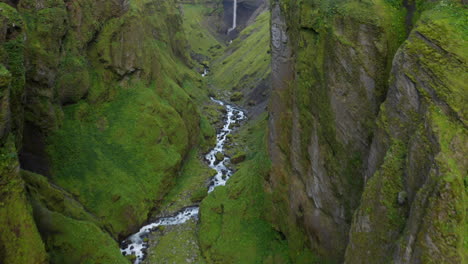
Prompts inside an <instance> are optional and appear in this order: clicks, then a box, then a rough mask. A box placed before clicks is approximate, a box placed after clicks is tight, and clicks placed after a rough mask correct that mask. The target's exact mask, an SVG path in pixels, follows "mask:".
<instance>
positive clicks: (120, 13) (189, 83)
mask: <svg viewBox="0 0 468 264" xmlns="http://www.w3.org/2000/svg"><path fill="white" fill-rule="evenodd" d="M0 4H1V9H0V22H1V27H2V29H5V30H2V31H1V32H2V33H1V34H2V35H1V36H0V37H1V38H0V43H1V49H0V57H1V58H2V65H1V67H0V74H1V79H0V80H1V82H0V89H1V90H0V91H1V97H0V102H1V105H0V106H1V107H0V109H1V110H0V114H1V115H0V117H1V119H0V120H1V122H0V128H1V130H0V139H1V142H0V143H1V144H2V145H1V149H2V151H3V150H5V153H6V154H5V155H6V156H5V157H3V156H2V160H5V162H4V163H5V164H4V165H5V166H3V165H2V168H3V167H4V168H5V170H7V169H8V171H10V170H11V171H12V174H11V175H12V176H11V177H7V176H6V174H3V173H2V182H3V181H5V183H7V182H10V181H11V184H12V185H11V186H13V185H14V186H15V188H14V190H13V189H11V190H10V188H7V187H6V185H5V188H4V187H1V189H2V191H5V192H4V193H5V194H8V195H5V197H2V201H5V208H10V207H9V206H11V208H17V211H18V215H17V216H18V218H21V219H24V221H23V223H24V224H25V225H24V226H18V232H22V233H24V234H25V235H24V238H21V239H19V240H15V239H12V237H11V234H9V233H7V232H5V233H2V235H4V237H2V243H1V245H2V247H1V248H2V250H1V251H0V252H2V253H1V254H0V256H1V257H2V260H1V261H7V260H8V261H7V262H8V263H33V262H30V261H29V260H26V259H21V257H23V258H35V259H36V260H37V263H42V261H45V259H46V254H45V251H44V245H43V243H42V242H41V241H40V240H38V238H39V237H38V233H37V231H36V227H35V225H34V223H33V222H32V215H31V210H30V209H28V208H30V206H29V205H28V202H27V200H25V197H26V196H25V193H24V190H23V189H22V188H23V185H22V180H21V178H20V177H19V174H18V172H17V171H18V169H17V165H14V164H17V160H16V154H15V150H14V149H15V148H14V146H10V145H11V144H12V142H13V141H16V148H17V149H21V157H22V165H23V166H24V167H25V168H26V169H28V170H32V171H35V172H40V173H44V174H45V175H47V176H48V178H49V180H50V183H49V182H48V181H47V180H45V179H42V178H41V176H40V175H37V174H28V173H27V172H25V173H26V174H27V177H25V179H27V181H28V194H29V198H30V200H31V202H32V203H33V211H34V219H35V222H36V224H37V227H38V228H39V231H40V235H41V237H42V240H43V241H44V243H45V248H46V249H47V251H48V253H49V255H50V261H51V262H52V263H63V262H67V261H71V262H77V263H81V262H82V261H83V259H87V261H90V262H92V263H125V262H126V260H125V258H123V257H122V256H121V254H120V252H119V250H118V246H117V243H116V242H115V241H114V239H117V238H118V237H122V236H125V235H127V234H128V233H129V232H131V231H133V230H135V229H136V228H138V227H139V225H140V224H141V223H142V222H144V221H145V220H146V218H147V217H148V214H149V213H150V211H151V210H152V209H153V208H154V207H155V206H157V205H158V202H159V201H161V200H162V198H163V197H164V196H165V194H167V193H168V192H169V190H170V189H171V187H172V185H173V184H174V182H175V178H176V176H177V175H178V174H179V173H178V170H179V169H180V168H181V166H182V164H183V161H184V159H185V157H186V156H187V155H188V153H189V152H190V151H191V149H192V147H194V146H195V145H198V144H200V146H201V148H206V145H207V143H205V140H210V138H212V136H213V134H214V130H213V129H212V128H211V127H210V124H209V123H208V122H207V121H206V119H204V118H200V113H199V111H198V109H197V107H196V104H195V103H194V102H200V101H203V100H205V99H206V98H207V97H206V92H204V91H203V90H201V89H200V87H201V77H200V76H199V75H198V74H197V73H196V72H193V71H192V70H191V69H190V67H191V65H192V62H191V59H190V57H189V54H187V49H186V47H187V45H188V43H187V41H186V38H185V34H184V30H183V28H182V19H181V16H180V10H179V9H178V8H177V5H176V4H175V2H174V1H158V0H155V1H150V0H141V1H131V2H127V1H113V0H108V1H88V0H80V1H73V2H64V1H60V0H54V1H47V2H40V3H39V2H37V1H33V0H23V1H19V2H18V3H10V4H11V6H9V5H7V4H4V3H0ZM12 6H14V7H12ZM15 7H16V8H15ZM22 30H23V31H22ZM23 32H24V35H23ZM24 36H27V37H24ZM23 41H26V42H25V43H24V44H23ZM23 99H24V100H23ZM23 102H24V103H23ZM23 113H24V115H23ZM23 128H24V129H23ZM23 130H24V133H23ZM7 139H8V142H10V143H8V144H10V145H9V146H10V147H8V148H7V145H6V142H7ZM10 156H11V157H12V158H9V157H10ZM13 157H14V158H15V159H13ZM15 160H16V161H15ZM15 162H16V163H15ZM2 164H3V163H2ZM13 168H16V169H13ZM13 172H14V173H13ZM14 179H17V180H14ZM2 186H3V185H2ZM64 197H65V198H64ZM61 199H66V200H67V202H66V203H71V204H72V205H70V204H65V205H60V206H59V205H57V203H59V202H58V201H59V200H61ZM7 202H8V205H7ZM76 207H79V208H78V209H77V208H76ZM2 212H3V211H2ZM20 215H21V217H20ZM11 217H14V215H13V214H12V215H11V216H9V215H7V214H6V213H5V214H4V213H2V214H1V218H0V222H1V223H2V229H5V230H15V228H14V227H12V226H11V224H10V222H11ZM23 239H26V240H23ZM90 241H92V242H90ZM12 248H15V250H12ZM4 249H5V250H7V252H5V250H4ZM25 250H30V251H31V252H30V254H21V255H18V253H20V252H23V251H25Z"/></svg>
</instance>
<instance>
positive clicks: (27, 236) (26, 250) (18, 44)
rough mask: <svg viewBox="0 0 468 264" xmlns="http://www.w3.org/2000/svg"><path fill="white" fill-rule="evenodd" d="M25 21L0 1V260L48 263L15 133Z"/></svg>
mask: <svg viewBox="0 0 468 264" xmlns="http://www.w3.org/2000/svg"><path fill="white" fill-rule="evenodd" d="M23 26H24V25H23V23H22V20H21V17H20V15H19V14H18V12H17V11H16V10H15V9H14V8H12V7H10V6H8V5H7V4H5V3H0V227H1V230H2V231H1V232H0V262H2V263H37V264H39V263H47V261H48V258H47V253H46V251H45V248H44V244H43V243H42V241H41V237H40V235H39V232H38V231H37V228H36V225H35V223H34V220H33V216H32V209H31V206H30V204H29V202H28V200H27V198H26V194H25V189H24V182H23V180H22V179H21V176H20V168H19V162H18V155H17V151H16V147H15V136H14V133H17V132H18V131H20V130H21V129H20V127H19V126H18V124H21V123H22V109H21V107H18V105H17V104H18V103H20V102H21V96H22V91H23V87H24V67H23V63H22V61H23V49H22V48H23V40H24V34H23V29H24V28H23Z"/></svg>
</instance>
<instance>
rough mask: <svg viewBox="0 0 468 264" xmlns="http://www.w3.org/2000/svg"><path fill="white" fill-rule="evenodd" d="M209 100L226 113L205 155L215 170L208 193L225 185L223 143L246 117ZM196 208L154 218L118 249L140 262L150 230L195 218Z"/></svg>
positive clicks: (227, 174)
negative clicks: (222, 123) (222, 108)
mask: <svg viewBox="0 0 468 264" xmlns="http://www.w3.org/2000/svg"><path fill="white" fill-rule="evenodd" d="M211 100H212V101H213V102H215V103H217V104H220V105H222V106H224V107H225V108H226V111H227V114H226V119H225V122H224V125H223V128H222V129H221V130H220V131H219V132H218V134H217V135H216V146H215V147H214V148H213V149H212V150H211V151H210V152H209V153H208V154H206V156H205V159H206V160H207V161H208V163H209V166H210V168H212V169H215V170H216V175H215V176H214V177H213V178H212V179H211V181H210V185H209V187H208V192H209V193H210V192H212V191H213V190H214V189H215V188H216V187H218V186H221V185H226V182H227V180H228V179H229V178H230V177H231V175H232V174H233V171H232V169H230V168H228V167H227V165H228V164H229V162H230V158H229V157H227V156H225V155H224V145H225V143H226V139H227V136H228V135H229V134H231V132H232V130H233V128H234V124H236V123H239V122H240V121H242V120H244V119H245V118H246V116H245V114H244V112H243V111H242V110H241V109H239V108H237V107H234V106H232V105H228V104H226V103H224V102H222V101H219V100H216V99H214V98H211ZM218 153H219V154H218ZM217 154H218V155H217ZM220 155H222V159H221V160H219V159H217V158H216V156H220ZM198 209H199V208H198V206H190V207H186V208H183V209H182V210H180V211H179V212H177V213H176V214H175V215H173V216H168V217H161V218H158V219H156V221H154V222H151V223H149V224H147V225H145V226H143V227H142V228H140V230H139V231H138V232H137V233H135V234H133V235H131V236H129V237H128V238H127V239H125V240H124V241H123V242H122V243H121V247H120V251H121V252H122V254H123V255H135V256H136V259H135V262H134V264H140V263H141V262H142V261H143V259H144V258H145V255H146V250H147V248H148V241H147V239H145V238H147V237H148V236H149V234H150V233H151V232H153V231H155V230H156V229H157V227H158V226H170V225H179V224H183V223H185V222H187V221H188V220H190V219H192V218H197V217H198Z"/></svg>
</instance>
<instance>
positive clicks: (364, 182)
mask: <svg viewBox="0 0 468 264" xmlns="http://www.w3.org/2000/svg"><path fill="white" fill-rule="evenodd" d="M405 6H406V7H409V6H408V5H406V4H405V5H403V3H393V2H392V3H391V2H389V1H346V2H342V3H336V2H333V1H320V2H319V1H308V2H307V3H305V2H301V3H297V2H295V1H275V2H273V6H272V8H273V11H272V43H271V48H272V56H273V58H272V75H273V77H272V80H273V95H272V99H271V103H270V120H269V122H270V126H269V128H270V143H269V144H270V146H269V151H270V157H271V159H272V161H273V168H272V171H271V173H270V177H269V178H268V179H267V187H266V190H267V192H268V193H271V195H272V196H273V197H275V198H276V199H277V200H276V202H275V203H274V205H273V208H272V211H273V213H272V216H271V221H272V222H273V223H276V224H277V228H278V229H279V230H281V231H282V232H283V233H284V234H285V235H286V237H287V238H288V241H289V242H290V243H291V241H295V242H296V245H298V247H309V248H312V249H313V250H314V251H315V252H316V253H318V254H319V255H320V256H322V257H323V258H325V259H331V260H333V261H339V262H341V261H343V260H345V261H346V262H347V263H366V261H368V260H370V259H382V262H385V259H387V257H389V256H391V257H393V256H395V259H398V260H399V261H402V260H401V258H402V256H403V255H404V254H403V252H418V253H415V255H414V254H413V253H411V254H410V255H411V256H415V258H414V259H413V260H414V261H416V260H419V261H422V262H423V263H424V261H423V260H421V256H422V255H424V254H427V252H429V251H427V250H429V249H427V248H426V249H425V250H426V251H424V250H422V249H421V248H419V249H415V248H413V246H407V245H410V244H411V245H413V243H414V241H416V240H415V238H416V236H417V233H415V232H422V231H421V230H420V229H419V227H420V226H423V225H424V226H425V227H424V228H429V226H431V225H432V224H433V223H431V224H427V223H425V224H423V223H424V221H427V220H423V219H422V218H423V215H425V214H424V213H421V210H426V208H431V205H429V204H427V203H426V202H424V203H418V205H417V207H418V208H420V209H412V210H413V212H414V213H413V215H412V216H408V215H407V214H408V213H409V212H410V209H409V208H410V207H411V205H412V204H413V201H415V199H416V200H417V199H418V198H416V197H418V195H417V193H418V190H419V189H420V188H422V189H425V188H424V187H423V186H424V183H426V182H427V181H428V180H427V179H429V178H432V177H430V176H428V175H430V173H429V172H431V171H432V170H431V167H433V166H434V165H431V164H432V163H433V162H435V161H436V158H435V157H438V154H437V153H439V151H438V150H437V149H438V147H437V145H440V143H437V141H438V139H436V138H434V137H435V135H434V134H435V133H434V132H431V131H435V130H437V129H438V128H437V129H436V128H430V129H429V128H428V127H427V126H429V124H428V123H429V122H428V121H425V120H426V119H425V116H427V115H429V113H430V111H431V108H430V107H429V106H425V102H421V100H422V98H421V94H427V95H428V96H429V97H432V98H433V99H431V100H432V101H434V102H437V103H434V105H438V107H440V109H441V111H443V116H447V117H449V119H452V118H455V119H458V120H459V121H458V122H459V124H460V122H461V127H460V128H459V129H458V130H457V131H464V129H466V128H464V123H463V118H461V117H460V116H463V115H462V114H461V113H462V112H463V110H461V109H462V107H461V105H460V104H459V102H460V101H457V100H454V101H455V103H457V104H458V106H453V105H451V104H450V102H445V101H444V100H446V99H443V98H447V99H448V98H463V96H464V95H462V94H464V93H466V91H463V92H462V91H460V88H457V89H455V88H456V87H457V83H458V80H460V77H455V75H453V74H452V73H451V71H454V70H453V69H465V67H466V66H465V61H464V60H465V58H464V57H463V56H464V55H463V53H460V48H458V47H457V45H456V44H454V43H462V42H463V41H462V40H455V41H454V42H453V44H452V42H443V40H445V38H446V37H442V34H441V33H440V32H442V31H443V29H439V28H440V27H442V28H447V29H450V30H453V32H457V30H459V29H457V28H456V27H457V26H456V24H457V23H456V22H455V21H457V20H458V21H460V20H461V19H462V17H463V16H464V13H463V12H464V11H463V9H462V8H461V7H457V4H455V3H452V2H450V3H448V4H447V3H446V4H445V5H444V4H442V5H440V6H438V7H437V8H436V10H440V9H443V10H446V11H441V12H442V13H443V12H454V14H456V15H454V17H453V18H452V19H453V20H452V22H453V23H451V24H450V23H449V24H448V25H443V26H440V25H439V26H432V27H431V29H430V30H429V29H428V30H427V31H428V32H430V31H435V32H439V33H437V34H439V35H437V36H436V37H435V38H431V37H430V36H429V37H428V36H427V35H425V34H421V33H420V31H418V28H420V27H417V29H416V30H415V31H413V32H412V33H411V35H410V37H409V39H408V43H406V44H405V45H404V46H403V47H402V48H401V49H400V50H399V51H398V52H396V51H397V49H398V48H399V46H400V45H401V43H402V42H403V40H404V39H405V38H406V34H407V33H406V32H409V31H410V30H411V28H408V27H409V26H411V25H412V24H411V23H408V21H412V20H413V21H414V20H416V19H418V18H419V16H420V15H421V13H422V12H423V11H424V10H423V9H420V10H416V11H415V10H411V12H405V11H406V10H405ZM447 10H450V11H447ZM413 11H415V12H413ZM427 12H428V13H427V14H426V13H423V16H422V18H421V21H422V22H419V23H420V24H421V23H423V24H424V23H425V22H424V21H428V19H429V20H431V19H432V20H433V21H436V22H427V23H426V24H427V25H431V24H434V23H435V24H436V25H437V24H438V23H443V22H442V21H443V20H444V18H443V17H444V16H443V15H440V16H436V15H433V14H432V13H430V12H431V11H427ZM434 12H436V11H434ZM424 14H426V15H424ZM431 14H432V15H431ZM408 16H409V17H408ZM418 32H419V33H418ZM454 34H457V33H454ZM458 34H460V35H462V34H461V33H458ZM414 40H418V41H414ZM441 42H442V43H441ZM418 43H426V44H425V45H418ZM443 43H445V44H446V46H441V44H443ZM411 44H414V46H412V49H410V50H411V55H409V54H407V51H406V52H405V50H408V48H407V47H408V46H411ZM428 48H430V49H434V50H435V51H437V52H433V53H430V54H427V57H425V56H426V55H421V52H426V51H427V49H428ZM452 49H453V50H452ZM457 52H458V53H457ZM395 54H396V55H395ZM416 54H418V55H416ZM453 54H456V55H453ZM446 57H447V60H448V61H450V63H453V67H451V68H450V69H451V70H447V71H442V70H440V69H439V68H437V65H438V64H440V63H442V64H444V65H447V64H448V63H449V62H446V61H445V60H446V59H445V58H446ZM425 58H426V59H425ZM431 60H433V61H431ZM440 60H443V62H441V61H440ZM392 61H393V63H392ZM421 61H424V63H426V65H422V63H421ZM405 69H410V70H405ZM403 72H404V73H403ZM460 76H463V75H462V73H461V72H460ZM388 80H390V86H389V85H388V83H389V82H388ZM448 80H450V81H448ZM454 80H455V81H454ZM460 84H461V83H460ZM460 84H458V86H459V87H460V86H461V85H460ZM418 85H420V86H421V87H441V88H440V89H438V88H436V90H437V91H440V94H438V92H435V91H434V89H435V88H431V89H425V88H421V89H415V88H414V87H417V86H418ZM396 87H398V88H396ZM405 87H406V88H405ZM410 87H413V88H411V89H409V88H410ZM451 87H452V88H453V89H452V88H451ZM403 90H404V92H403ZM397 91H398V92H397ZM448 100H453V99H448ZM384 101H385V104H383V105H381V104H382V103H383V102H384ZM414 109H418V110H417V111H415V110H414ZM460 111H461V112H460ZM415 118H416V119H415ZM460 120H462V121H460ZM387 122H388V123H390V122H392V124H393V125H394V126H392V127H388V126H387V125H385V126H386V129H382V123H387ZM418 124H421V125H420V127H419V129H421V131H420V132H418V130H417V129H416V127H418ZM415 133H416V135H419V136H416V135H415ZM458 134H459V133H458ZM404 135H405V136H404ZM411 136H413V137H411ZM453 137H454V138H453V139H450V140H449V142H451V140H455V141H457V142H464V141H466V139H465V138H464V136H463V134H462V135H458V136H453ZM439 141H440V140H439ZM452 144H453V143H452ZM463 144H465V143H463ZM463 144H462V145H463ZM464 148H465V150H463V149H464ZM451 151H454V150H451ZM465 152H466V147H462V148H459V150H458V154H456V155H457V156H460V155H461V156H463V154H462V153H465ZM408 158H409V159H410V161H408V160H407V159H408ZM446 162H447V163H450V162H448V161H446ZM441 163H443V162H441ZM455 163H456V164H460V165H457V166H461V167H457V168H456V170H457V171H460V172H462V171H464V170H465V169H464V166H465V165H463V164H464V163H463V162H462V161H461V160H458V161H456V162H455ZM439 166H442V165H439ZM444 166H446V165H444ZM398 175H400V176H398ZM403 175H405V176H403ZM423 175H424V176H423ZM434 175H437V173H436V174H434ZM434 177H435V178H437V176H434ZM462 180H463V177H458V180H457V181H462ZM460 183H461V182H460ZM439 184H440V185H439ZM454 185H456V184H454ZM427 186H432V187H431V188H436V187H434V186H439V187H437V188H439V191H440V192H439V193H440V195H442V196H445V197H446V198H445V199H440V198H437V199H436V198H432V199H431V198H429V197H426V198H424V199H423V200H424V201H429V200H432V203H434V205H433V206H434V207H438V208H442V207H443V208H444V209H440V210H441V211H440V214H442V215H444V216H443V217H446V219H445V220H442V218H443V217H442V215H439V219H440V221H439V223H442V222H443V223H444V225H445V224H447V225H449V226H452V227H453V229H454V230H455V229H456V230H460V229H462V227H461V226H463V225H461V224H460V223H462V222H463V221H464V220H462V219H465V216H464V213H463V212H464V209H463V206H461V207H457V208H458V209H456V210H454V213H449V211H447V210H452V209H448V208H447V207H444V206H445V205H443V204H445V203H444V202H443V200H446V201H448V200H451V202H448V203H455V204H463V203H464V202H463V201H464V199H465V198H463V197H464V191H463V190H461V189H462V188H461V189H460V188H458V189H456V190H455V189H452V187H451V186H452V185H447V184H442V183H441V182H438V183H437V184H436V183H434V182H433V183H431V184H429V185H427ZM442 186H444V187H443V188H445V189H442ZM422 189H421V190H422ZM425 190H426V191H425V192H430V191H429V189H425ZM431 190H432V189H431ZM442 190H444V191H442ZM361 195H362V197H361ZM421 195H422V194H421ZM426 195H427V193H426ZM382 197H386V199H388V200H383V198H382ZM448 197H450V198H448ZM455 197H456V198H455ZM420 199H422V197H421V198H420ZM426 199H428V200H426ZM452 199H454V200H452ZM378 201H380V203H379V202H378ZM436 201H437V202H436ZM435 204H437V205H435ZM414 206H416V205H414ZM385 207H387V209H385ZM357 208H359V209H358V210H357V211H356V212H355V210H356V209H357ZM388 208H391V209H388ZM452 208H453V207H452ZM369 212H371V213H369ZM416 212H417V213H416ZM455 212H456V213H455ZM449 214H452V216H447V215H449ZM279 215H287V216H288V217H287V218H281V219H279V217H278V216H279ZM353 215H354V216H353ZM416 215H418V216H416ZM418 217H419V218H418ZM458 217H459V218H458ZM389 219H390V220H389ZM416 219H419V220H416ZM453 221H454V222H453ZM460 221H461V222H460ZM411 222H412V224H410V223H411ZM452 222H453V223H452ZM406 225H408V227H407V228H408V230H412V231H411V232H413V234H412V235H409V234H407V235H405V236H404V237H406V242H404V243H405V244H404V245H403V242H401V243H400V242H398V243H399V244H398V245H399V246H398V247H399V249H398V250H396V249H395V248H396V247H397V245H396V242H395V243H391V242H389V241H395V240H396V239H398V238H400V237H402V235H401V232H403V230H405V226H406ZM434 225H436V224H434ZM417 226H419V227H417ZM349 230H351V233H350V234H349V232H348V231H349ZM378 230H380V231H381V233H379V231H378ZM416 230H419V231H416ZM424 232H428V231H427V229H425V231H424ZM301 233H305V234H306V236H303V235H301ZM442 233H443V232H442V231H441V234H440V236H439V235H438V236H439V237H445V238H446V237H448V236H450V237H452V235H454V234H447V233H444V234H442ZM454 233H456V232H454ZM418 234H420V235H421V234H423V233H418ZM425 236H427V235H425ZM459 236H460V233H458V234H457V235H454V236H453V238H454V241H457V242H453V243H452V244H451V246H450V247H451V250H454V251H453V252H452V253H450V255H456V254H455V253H454V252H459V251H460V245H461V242H460V241H461V240H460V238H459ZM348 239H350V244H349V245H348ZM422 240H423V239H422V238H420V241H422ZM434 240H435V238H434V239H431V241H434ZM298 241H299V242H298ZM376 241H380V242H379V243H376ZM427 241H428V240H427V239H426V240H425V242H424V243H426V244H425V245H426V246H427V245H429V244H430V243H432V242H427ZM428 243H429V244H428ZM291 244H292V243H291ZM383 245H388V247H385V246H383ZM377 247H378V249H377ZM421 247H422V246H421ZM431 247H432V246H430V247H429V248H431ZM439 247H446V243H445V242H442V243H441V244H439V245H438V246H435V247H432V248H433V249H430V250H432V251H436V249H435V248H437V249H438V248H439ZM413 249H414V251H413ZM439 250H440V249H439ZM345 251H346V257H344V256H345ZM423 251H424V252H426V253H422V252H423ZM449 251H450V250H449ZM366 252H367V253H366ZM440 252H442V250H440ZM366 254H368V255H366ZM402 254H403V255H402ZM406 254H409V253H406ZM441 255H442V253H441ZM440 260H441V261H448V262H450V261H455V260H456V261H455V262H457V261H458V262H460V258H458V259H457V258H454V259H453V260H452V259H450V257H446V258H441V259H440ZM449 260H450V261H449ZM402 262H403V263H412V262H411V261H410V260H406V262H404V261H402ZM416 263H418V262H416Z"/></svg>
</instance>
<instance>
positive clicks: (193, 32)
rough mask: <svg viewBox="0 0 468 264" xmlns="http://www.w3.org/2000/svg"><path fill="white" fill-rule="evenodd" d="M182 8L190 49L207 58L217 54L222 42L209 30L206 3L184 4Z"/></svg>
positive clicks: (222, 46) (208, 12)
mask: <svg viewBox="0 0 468 264" xmlns="http://www.w3.org/2000/svg"><path fill="white" fill-rule="evenodd" d="M182 8H183V18H184V32H185V34H186V36H187V40H188V42H189V44H190V48H191V50H192V51H193V52H194V53H196V54H201V55H203V56H205V57H206V58H207V59H208V60H211V59H213V58H215V57H217V56H219V55H220V54H221V52H222V51H223V48H224V44H223V43H222V42H219V41H218V40H217V39H216V38H215V37H214V36H213V33H212V32H210V30H209V25H208V23H209V22H208V21H207V19H206V17H207V16H208V15H210V11H212V10H211V8H210V7H209V6H208V5H207V4H184V5H182ZM205 64H207V63H205ZM206 66H207V65H206Z"/></svg>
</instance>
